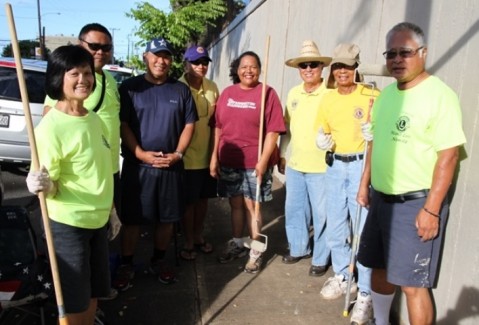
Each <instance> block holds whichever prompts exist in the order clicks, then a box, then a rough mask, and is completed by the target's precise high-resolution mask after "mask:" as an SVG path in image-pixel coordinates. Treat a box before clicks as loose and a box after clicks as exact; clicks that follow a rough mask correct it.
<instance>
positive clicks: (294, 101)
mask: <svg viewBox="0 0 479 325" xmlns="http://www.w3.org/2000/svg"><path fill="white" fill-rule="evenodd" d="M298 104H299V101H298V100H297V99H295V100H293V101H292V102H291V110H292V111H294V110H296V108H298Z"/></svg>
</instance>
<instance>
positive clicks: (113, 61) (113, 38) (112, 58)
mask: <svg viewBox="0 0 479 325" xmlns="http://www.w3.org/2000/svg"><path fill="white" fill-rule="evenodd" d="M110 30H111V43H112V44H113V47H112V48H111V63H115V31H116V30H120V29H119V28H114V27H110Z"/></svg>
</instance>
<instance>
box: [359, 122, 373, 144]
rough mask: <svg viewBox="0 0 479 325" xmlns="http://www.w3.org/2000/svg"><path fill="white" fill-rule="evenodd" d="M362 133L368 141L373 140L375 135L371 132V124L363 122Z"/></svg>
mask: <svg viewBox="0 0 479 325" xmlns="http://www.w3.org/2000/svg"><path fill="white" fill-rule="evenodd" d="M361 133H362V134H363V138H364V140H366V141H368V142H369V141H372V140H373V133H372V132H371V123H369V122H363V123H361Z"/></svg>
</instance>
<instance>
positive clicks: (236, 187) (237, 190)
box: [218, 167, 273, 202]
mask: <svg viewBox="0 0 479 325" xmlns="http://www.w3.org/2000/svg"><path fill="white" fill-rule="evenodd" d="M253 171H254V169H241V168H229V167H221V170H220V178H219V180H218V195H219V196H220V197H228V198H229V197H234V196H239V195H242V196H243V197H245V198H248V199H251V200H256V176H253ZM272 185H273V168H272V167H271V168H268V169H267V170H266V172H265V173H264V175H263V181H262V183H261V187H260V195H259V202H267V201H271V200H272V199H273V194H272V192H271V187H272Z"/></svg>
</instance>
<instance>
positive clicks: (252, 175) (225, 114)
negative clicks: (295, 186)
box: [210, 51, 286, 273]
mask: <svg viewBox="0 0 479 325" xmlns="http://www.w3.org/2000/svg"><path fill="white" fill-rule="evenodd" d="M260 72H261V61H260V59H259V57H258V55H257V54H256V53H254V52H251V51H248V52H244V53H243V54H241V55H240V56H239V57H238V58H237V59H235V60H234V61H233V62H232V63H231V69H230V77H231V79H232V80H233V83H234V84H233V85H232V86H229V87H227V88H226V89H225V90H223V92H222V93H221V95H220V97H219V98H218V102H217V105H216V112H215V118H214V120H212V125H214V127H215V144H214V148H213V154H212V157H211V163H210V173H211V176H213V177H215V178H218V195H219V196H221V197H228V198H229V202H230V206H231V220H232V233H233V239H232V240H230V241H229V242H228V245H227V248H226V250H225V251H224V252H223V254H221V255H220V256H219V257H218V261H219V262H220V263H228V262H230V261H232V260H234V259H236V258H239V257H242V256H245V255H246V249H245V247H244V243H243V239H242V237H243V228H244V226H245V225H246V226H247V228H248V231H249V235H250V237H251V238H252V239H258V237H257V232H259V233H260V232H261V224H262V220H261V213H257V215H255V214H256V213H255V199H256V198H257V199H259V201H260V202H264V201H270V200H271V199H272V198H273V197H272V192H271V186H272V182H273V177H272V171H273V166H274V165H276V163H277V162H278V158H279V157H278V152H277V146H276V141H277V139H278V136H279V135H280V134H282V133H284V132H285V131H286V129H285V126H284V122H283V109H282V107H281V102H280V100H279V97H278V95H277V93H276V91H275V90H274V89H273V88H271V87H266V94H265V104H264V128H263V135H264V136H263V139H264V141H263V150H262V153H261V156H260V157H258V147H259V129H260V125H261V123H260V120H261V118H260V111H261V110H262V109H261V107H262V100H261V99H262V88H263V87H262V83H260V82H259V75H260ZM257 182H260V184H261V185H260V193H259V195H258V196H257V195H256V183H257ZM255 229H256V230H257V232H256V231H255ZM249 255H250V258H249V260H248V262H247V263H246V266H245V269H244V270H245V272H248V273H257V272H258V271H259V270H260V267H261V262H262V258H261V252H259V251H256V250H254V249H251V250H250V254H249Z"/></svg>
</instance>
